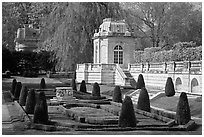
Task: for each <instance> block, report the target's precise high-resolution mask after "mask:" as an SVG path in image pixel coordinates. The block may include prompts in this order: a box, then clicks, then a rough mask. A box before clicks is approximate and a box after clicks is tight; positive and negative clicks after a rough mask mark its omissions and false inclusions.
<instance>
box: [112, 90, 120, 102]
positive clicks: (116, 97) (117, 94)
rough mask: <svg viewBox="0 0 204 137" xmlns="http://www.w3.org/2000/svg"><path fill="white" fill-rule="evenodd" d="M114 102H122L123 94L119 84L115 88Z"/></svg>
mask: <svg viewBox="0 0 204 137" xmlns="http://www.w3.org/2000/svg"><path fill="white" fill-rule="evenodd" d="M112 101H113V102H118V103H122V95H121V90H120V87H119V86H116V87H115V88H114V90H113V99H112Z"/></svg>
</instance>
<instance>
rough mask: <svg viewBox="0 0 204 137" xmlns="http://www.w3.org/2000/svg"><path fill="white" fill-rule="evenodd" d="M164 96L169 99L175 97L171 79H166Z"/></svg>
mask: <svg viewBox="0 0 204 137" xmlns="http://www.w3.org/2000/svg"><path fill="white" fill-rule="evenodd" d="M165 94H166V96H167V97H171V96H174V95H175V89H174V83H173V81H172V78H171V77H168V78H167V81H166V85H165Z"/></svg>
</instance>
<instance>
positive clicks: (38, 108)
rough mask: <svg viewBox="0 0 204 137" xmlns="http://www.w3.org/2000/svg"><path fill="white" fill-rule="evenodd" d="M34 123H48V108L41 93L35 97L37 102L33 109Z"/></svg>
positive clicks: (43, 94)
mask: <svg viewBox="0 0 204 137" xmlns="http://www.w3.org/2000/svg"><path fill="white" fill-rule="evenodd" d="M33 122H34V123H40V124H47V123H48V108H47V102H46V96H45V93H44V92H43V91H41V92H40V93H39V94H38V95H37V102H36V105H35V109H34V118H33Z"/></svg>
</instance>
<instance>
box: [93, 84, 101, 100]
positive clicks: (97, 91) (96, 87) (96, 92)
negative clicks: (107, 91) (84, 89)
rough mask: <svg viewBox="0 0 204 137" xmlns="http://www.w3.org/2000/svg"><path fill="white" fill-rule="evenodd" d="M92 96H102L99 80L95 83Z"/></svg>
mask: <svg viewBox="0 0 204 137" xmlns="http://www.w3.org/2000/svg"><path fill="white" fill-rule="evenodd" d="M92 96H96V97H100V96H101V95H100V86H99V85H98V83H97V82H95V83H94V85H93V89H92Z"/></svg>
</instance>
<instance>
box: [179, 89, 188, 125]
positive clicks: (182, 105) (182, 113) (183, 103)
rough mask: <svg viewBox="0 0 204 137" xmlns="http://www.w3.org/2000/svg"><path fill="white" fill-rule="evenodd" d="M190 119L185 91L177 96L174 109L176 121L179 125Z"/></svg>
mask: <svg viewBox="0 0 204 137" xmlns="http://www.w3.org/2000/svg"><path fill="white" fill-rule="evenodd" d="M190 119H191V113H190V107H189V104H188V98H187V95H186V93H185V92H182V93H181V95H180V97H179V102H178V105H177V110H176V122H177V123H178V124H179V125H185V124H187V123H188V122H189V121H190Z"/></svg>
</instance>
